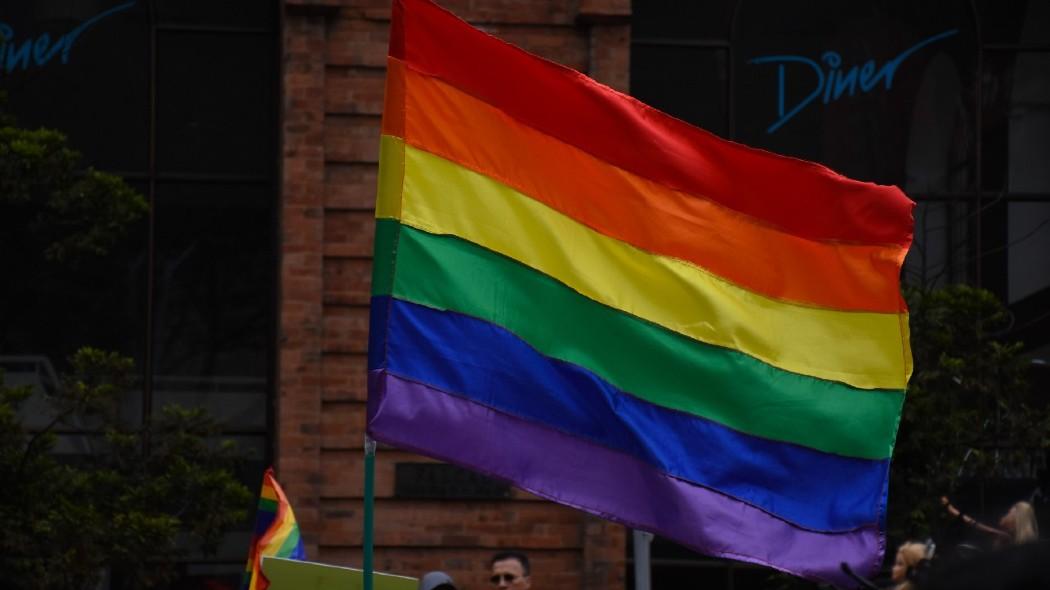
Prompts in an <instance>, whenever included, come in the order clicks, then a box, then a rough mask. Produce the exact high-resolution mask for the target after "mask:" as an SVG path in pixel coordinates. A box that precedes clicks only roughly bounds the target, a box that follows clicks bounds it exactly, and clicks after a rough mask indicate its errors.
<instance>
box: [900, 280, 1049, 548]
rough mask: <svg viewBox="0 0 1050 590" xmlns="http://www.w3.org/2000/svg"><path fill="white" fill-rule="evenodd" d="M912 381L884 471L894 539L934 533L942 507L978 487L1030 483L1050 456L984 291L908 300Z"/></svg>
mask: <svg viewBox="0 0 1050 590" xmlns="http://www.w3.org/2000/svg"><path fill="white" fill-rule="evenodd" d="M906 296H907V299H908V303H909V308H910V311H911V345H912V354H913V357H914V359H915V371H914V374H913V375H912V378H911V382H910V383H909V386H908V396H907V400H906V401H905V404H904V410H903V414H902V416H901V424H900V429H899V431H898V435H897V445H896V448H895V450H894V453H893V468H892V470H891V485H890V505H889V509H890V512H889V526H890V533H891V538H894V539H896V540H900V539H903V538H905V537H924V536H927V535H930V534H935V533H937V532H938V531H939V530H940V529H941V527H942V525H943V524H944V522H943V519H944V518H945V516H946V515H945V512H944V510H943V508H942V507H941V505H940V502H939V498H940V496H941V495H943V494H951V493H952V492H953V491H954V490H956V489H957V488H958V487H959V486H960V485H961V484H963V483H965V482H967V481H969V480H972V479H974V478H975V477H981V478H988V479H993V478H1016V477H1032V476H1033V473H1034V471H1035V469H1036V466H1034V465H1033V464H1032V462H1033V460H1035V459H1037V458H1038V457H1040V456H1042V453H1044V452H1045V450H1046V449H1047V448H1050V412H1048V411H1047V408H1046V406H1045V405H1044V404H1038V403H1033V402H1034V400H1035V398H1034V396H1033V395H1032V392H1031V391H1030V389H1029V387H1028V382H1027V379H1026V373H1027V365H1028V360H1027V359H1026V358H1025V357H1024V355H1023V354H1022V347H1023V344H1022V343H1021V342H1015V341H1010V340H1008V339H1006V337H1005V335H1006V334H1007V332H1008V330H1009V327H1010V316H1009V313H1008V311H1007V310H1006V308H1005V307H1004V306H1003V304H1002V303H1001V302H1000V301H999V299H998V298H997V297H996V296H995V295H994V294H992V293H991V292H989V291H986V290H983V289H977V288H974V287H969V286H966V285H952V286H949V287H945V288H941V289H933V290H918V289H913V290H909V291H906Z"/></svg>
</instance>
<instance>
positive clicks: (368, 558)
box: [362, 434, 376, 590]
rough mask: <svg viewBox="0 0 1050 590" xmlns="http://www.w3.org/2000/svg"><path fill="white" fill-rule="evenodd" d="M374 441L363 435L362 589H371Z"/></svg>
mask: <svg viewBox="0 0 1050 590" xmlns="http://www.w3.org/2000/svg"><path fill="white" fill-rule="evenodd" d="M375 471H376V441H375V440H374V439H372V437H370V436H368V435H367V434H366V435H365V499H364V501H365V522H364V529H365V532H364V539H363V540H362V544H363V545H364V547H363V549H364V564H363V565H364V578H365V579H364V582H365V584H364V590H372V569H373V568H372V545H373V539H374V534H373V533H374V531H373V528H374V526H373V524H374V516H375V515H374V512H375Z"/></svg>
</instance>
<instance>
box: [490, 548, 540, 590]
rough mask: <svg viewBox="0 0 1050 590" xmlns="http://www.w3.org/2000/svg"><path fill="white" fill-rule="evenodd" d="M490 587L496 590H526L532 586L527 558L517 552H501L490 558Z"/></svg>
mask: <svg viewBox="0 0 1050 590" xmlns="http://www.w3.org/2000/svg"><path fill="white" fill-rule="evenodd" d="M490 565H491V566H492V578H491V580H492V585H493V586H495V587H497V588H513V589H514V590H526V589H527V588H529V587H530V586H532V578H531V577H530V576H531V575H532V571H531V569H530V568H529V558H528V557H527V556H526V555H525V554H524V553H521V552H519V551H502V552H500V553H497V554H495V555H493V556H492V560H491V561H490Z"/></svg>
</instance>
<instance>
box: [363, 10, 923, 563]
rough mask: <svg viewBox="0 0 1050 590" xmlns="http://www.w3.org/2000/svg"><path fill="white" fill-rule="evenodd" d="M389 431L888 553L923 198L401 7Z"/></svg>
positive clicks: (814, 554)
mask: <svg viewBox="0 0 1050 590" xmlns="http://www.w3.org/2000/svg"><path fill="white" fill-rule="evenodd" d="M385 101H386V104H385V107H384V112H383V122H382V138H381V140H380V163H379V195H378V200H377V203H376V217H377V218H378V219H377V221H376V238H375V264H374V267H373V273H374V274H373V280H372V295H373V298H372V306H371V313H372V319H371V326H370V342H369V346H368V354H369V369H370V374H369V399H368V406H369V408H368V430H369V432H370V433H371V434H372V436H373V437H374V438H376V439H378V440H380V441H383V442H386V443H390V444H393V445H396V446H398V447H401V448H404V449H408V450H416V451H419V452H422V453H424V454H427V455H430V456H433V457H437V458H441V459H444V460H447V461H450V462H452V463H457V464H459V465H462V466H465V467H468V468H471V469H474V470H476V471H480V472H483V473H487V474H489V475H492V476H495V477H499V478H502V479H505V480H509V481H511V482H514V483H515V484H516V485H518V486H520V487H521V488H524V489H526V490H529V491H531V492H533V493H535V494H537V495H540V496H543V497H546V498H549V499H551V500H554V501H556V502H560V503H563V504H567V505H570V506H575V507H577V508H580V509H582V510H587V511H589V512H592V513H594V514H597V515H600V516H603V517H606V518H610V519H614V520H618V521H620V522H622V523H625V524H627V525H629V526H632V527H635V528H640V529H644V530H648V531H652V532H655V533H659V534H661V535H663V536H665V537H668V538H670V539H673V540H675V541H677V542H679V543H682V544H684V545H688V546H690V547H692V548H694V549H696V550H698V551H700V552H703V553H707V554H710V555H719V556H724V557H729V558H732V559H738V560H744V561H750V562H755V563H760V564H764V565H768V566H771V567H774V568H778V569H782V570H786V571H789V572H793V573H795V574H798V575H800V576H804V577H807V578H811V579H815V580H823V581H828V582H832V583H844V584H849V583H850V580H848V579H846V578H845V577H844V575H843V573H842V571H841V570H840V568H839V564H840V563H841V562H846V563H848V564H849V565H850V566H851V567H852V568H853V570H854V571H857V572H860V573H862V574H864V575H871V574H873V573H874V572H876V571H877V570H878V569H879V567H880V566H881V564H882V557H883V552H884V549H885V545H886V537H885V516H886V501H887V489H888V481H889V469H890V457H891V455H892V452H893V445H894V439H895V437H896V432H897V424H898V421H899V419H900V412H901V407H902V404H903V403H904V392H905V388H906V386H907V382H908V378H909V376H910V374H911V370H912V367H911V352H910V349H909V344H908V313H907V308H906V306H905V304H904V302H903V300H902V298H901V295H900V271H901V264H902V263H903V261H904V257H905V254H906V253H907V252H908V248H909V246H910V245H911V240H912V226H913V220H912V209H913V207H914V205H915V204H914V203H913V202H912V201H911V200H909V199H908V198H907V197H906V196H905V195H904V193H902V192H901V191H900V189H898V188H896V187H891V186H879V185H875V184H871V183H867V182H858V181H855V180H851V179H849V178H845V177H843V176H842V175H840V174H837V173H835V172H833V171H832V170H829V169H827V168H825V167H823V166H820V165H818V164H814V163H811V162H804V161H801V160H797V159H794V158H788V157H784V156H779V155H776V154H772V153H769V152H764V151H761V150H756V149H752V148H749V147H746V146H743V145H740V144H737V143H732V142H729V141H725V140H722V139H720V138H718V137H716V136H714V135H711V134H710V133H707V132H705V131H703V130H701V129H697V128H696V127H693V126H690V125H688V124H686V123H684V122H682V121H679V120H677V119H674V118H673V117H670V116H668V115H666V114H664V113H661V112H659V111H657V110H656V109H653V108H651V107H648V106H646V105H644V104H642V103H640V102H638V101H637V100H635V99H633V98H631V97H629V96H626V95H623V94H621V93H619V92H617V91H615V90H613V89H610V88H608V87H605V86H602V85H601V84H599V83H597V82H595V81H594V80H591V79H590V78H587V77H586V76H584V75H583V74H581V73H579V72H576V71H573V70H570V69H568V68H564V67H562V66H559V65H557V64H554V63H551V62H548V61H545V60H542V59H540V58H538V57H536V56H533V55H530V54H528V53H526V52H525V51H522V50H521V49H518V48H516V47H514V46H512V45H509V44H507V43H505V42H503V41H500V40H499V39H496V38H495V37H492V36H490V35H487V34H485V33H483V32H481V31H479V30H477V29H475V28H473V27H471V26H469V25H468V24H467V23H465V22H463V21H462V20H460V19H458V18H456V17H455V16H454V15H453V14H451V13H450V12H448V11H445V10H443V9H441V8H439V7H438V6H437V5H435V4H433V3H432V2H429V1H427V0H395V1H394V3H393V19H392V23H391V33H390V55H389V59H388V61H387V86H386V99H385Z"/></svg>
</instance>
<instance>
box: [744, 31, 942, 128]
mask: <svg viewBox="0 0 1050 590" xmlns="http://www.w3.org/2000/svg"><path fill="white" fill-rule="evenodd" d="M958 32H959V30H958V29H952V30H950V31H944V32H943V33H939V34H937V35H934V36H932V37H929V38H927V39H923V40H922V41H919V42H918V43H916V44H915V45H912V46H911V47H909V48H908V49H905V50H904V51H903V52H901V54H900V55H898V56H897V57H895V58H893V59H891V60H889V61H887V62H886V63H885V64H883V66H882V67H881V68H876V65H875V60H873V59H869V60H868V61H866V62H864V64H863V65H861V66H853V67H852V68H850V69H849V70H845V69H844V68H843V67H842V56H841V55H839V54H838V53H836V52H834V51H825V52H824V53H823V54H821V56H820V60H821V61H822V62H824V65H825V66H826V67H827V72H825V71H824V69H823V67H822V66H821V64H820V63H819V62H817V61H815V60H812V59H809V58H808V57H803V56H801V55H767V56H762V57H756V58H754V59H751V60H748V63H751V64H776V66H777V120H776V121H774V122H773V124H772V125H770V126H769V128H767V129H766V133H773V132H775V131H776V130H777V129H780V128H781V127H782V126H783V125H784V123H787V122H788V121H790V120H791V119H793V118H794V117H795V115H797V114H799V113H800V112H801V111H802V109H804V108H806V107H807V106H809V105H810V103H812V102H813V101H815V100H817V98H820V99H821V101H822V102H823V103H824V104H828V103H830V102H832V101H835V100H838V99H840V98H842V96H843V95H848V96H853V95H854V94H856V93H857V89H858V87H859V89H860V92H861V93H867V92H869V91H871V90H872V89H873V88H875V87H876V86H878V85H879V83H880V82H881V83H882V84H883V85H884V87H885V88H886V90H889V89H891V88H893V76H894V74H896V73H897V68H899V67H900V65H901V64H902V63H904V60H906V59H908V58H909V57H911V55H912V54H914V53H915V52H916V51H918V50H920V49H922V48H923V47H926V46H927V45H930V44H931V43H936V42H937V41H940V40H942V39H947V38H948V37H951V36H952V35H954V34H956V33H958ZM788 64H801V65H803V66H806V67H808V68H809V69H810V70H811V71H812V72H813V74H814V76H815V80H816V84H815V85H814V86H813V90H812V91H811V92H810V93H809V94H807V95H806V96H805V98H803V99H802V100H800V101H798V102H797V103H796V104H795V105H794V106H792V107H791V108H790V109H789V108H787V107H786V105H785V104H784V101H785V97H784V88H785V81H786V80H785V76H786V75H787V73H786V72H787V65H788Z"/></svg>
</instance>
